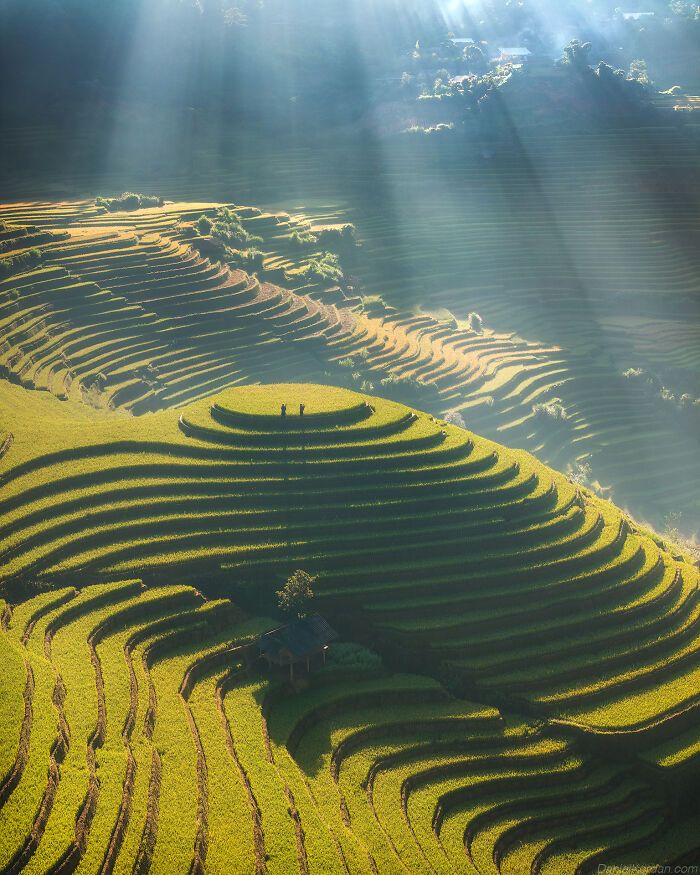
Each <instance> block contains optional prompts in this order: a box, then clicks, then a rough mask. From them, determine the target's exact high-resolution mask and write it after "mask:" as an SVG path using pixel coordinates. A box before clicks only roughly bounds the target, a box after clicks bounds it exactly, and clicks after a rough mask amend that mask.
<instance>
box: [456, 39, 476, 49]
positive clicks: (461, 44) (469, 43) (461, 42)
mask: <svg viewBox="0 0 700 875" xmlns="http://www.w3.org/2000/svg"><path fill="white" fill-rule="evenodd" d="M450 42H451V43H452V44H453V45H455V46H459V47H460V48H462V49H463V48H464V47H465V46H473V45H474V44H475V43H474V40H473V39H472V38H471V37H468V36H455V37H450Z"/></svg>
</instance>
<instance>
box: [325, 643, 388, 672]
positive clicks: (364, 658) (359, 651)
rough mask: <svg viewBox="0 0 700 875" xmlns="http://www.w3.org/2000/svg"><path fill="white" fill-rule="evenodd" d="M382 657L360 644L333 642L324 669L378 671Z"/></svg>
mask: <svg viewBox="0 0 700 875" xmlns="http://www.w3.org/2000/svg"><path fill="white" fill-rule="evenodd" d="M381 668H382V658H381V656H379V654H378V653H375V652H374V651H373V650H368V649H367V648H366V647H362V645H360V644H353V643H351V642H343V643H341V644H334V645H333V646H332V647H331V648H330V650H329V651H328V661H327V662H326V667H325V669H324V671H341V670H342V671H360V672H364V673H370V672H375V671H380V670H381Z"/></svg>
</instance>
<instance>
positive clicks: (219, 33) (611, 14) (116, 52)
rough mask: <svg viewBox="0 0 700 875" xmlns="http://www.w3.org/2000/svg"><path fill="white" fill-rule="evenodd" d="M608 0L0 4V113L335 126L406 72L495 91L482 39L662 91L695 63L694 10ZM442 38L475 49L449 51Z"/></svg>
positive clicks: (667, 1) (699, 36)
mask: <svg viewBox="0 0 700 875" xmlns="http://www.w3.org/2000/svg"><path fill="white" fill-rule="evenodd" d="M618 4H619V0H591V2H587V3H585V4H582V3H581V2H579V0H558V2H557V3H552V4H549V8H548V14H547V19H546V20H544V19H543V16H542V6H541V4H540V3H538V2H535V0H479V2H477V3H475V4H457V5H456V6H455V7H454V8H450V9H448V10H447V11H446V10H445V4H444V2H441V0H382V2H380V3H377V2H376V0H324V2H323V3H310V2H308V0H265V2H264V3H263V2H262V0H119V2H118V3H117V2H113V3H106V2H96V0H0V89H1V91H2V93H0V104H1V105H2V107H3V109H5V110H7V109H12V110H13V111H14V112H15V113H30V114H31V115H32V117H35V116H36V115H37V112H39V113H40V112H42V111H44V112H46V113H54V114H58V113H60V114H62V115H64V116H65V115H69V116H70V114H71V107H73V108H75V109H74V110H73V111H75V112H82V113H85V112H88V113H91V112H92V111H93V110H94V107H95V106H104V105H107V106H112V105H114V104H118V103H122V104H123V103H124V102H139V101H140V102H143V103H149V102H150V103H156V104H159V105H165V106H175V107H179V108H181V109H187V108H203V109H208V110H212V111H216V112H217V113H219V114H220V115H222V116H223V115H226V114H229V115H230V116H231V117H235V118H237V119H240V118H241V116H243V115H245V116H249V117H255V119H256V120H258V121H260V122H263V123H265V124H274V125H275V126H285V127H288V126H290V125H294V126H295V129H297V130H299V129H300V128H302V127H303V126H304V125H310V124H318V125H329V124H331V125H332V124H344V125H345V124H349V123H354V122H357V121H361V120H363V119H365V118H368V117H369V116H370V114H371V113H372V112H373V110H374V109H375V108H376V106H377V104H378V103H383V102H387V101H388V100H393V99H394V98H396V96H397V93H398V94H399V95H400V87H399V91H398V92H397V91H396V88H397V86H396V83H397V82H398V81H399V80H400V79H401V73H402V71H404V70H405V71H406V79H405V80H404V85H406V84H407V83H409V84H410V81H411V77H414V78H420V77H423V76H425V75H432V73H434V72H435V71H436V70H439V69H441V68H444V69H446V70H447V71H448V72H449V73H451V74H454V72H455V71H457V72H460V73H464V74H469V75H472V76H474V77H476V78H475V79H474V81H473V84H470V85H469V86H468V87H467V88H465V89H463V91H464V92H465V97H467V98H468V99H469V100H473V99H476V100H479V99H481V97H483V94H482V93H481V92H482V91H489V89H490V88H491V87H492V86H493V84H494V83H493V82H489V81H488V80H484V81H482V79H483V77H488V76H490V75H491V73H490V71H489V68H488V53H487V52H486V51H485V50H484V42H483V41H486V42H488V43H489V44H491V45H493V46H497V45H503V44H511V45H512V44H519V45H525V46H527V47H528V48H531V49H532V50H534V51H537V52H544V53H547V54H550V55H551V54H552V53H553V52H554V51H555V46H556V45H557V44H559V45H561V42H562V36H563V35H566V34H573V33H575V34H577V35H579V36H580V38H581V39H582V40H583V41H584V42H585V41H586V40H588V39H590V40H591V41H592V42H593V46H594V56H595V58H596V59H599V58H605V59H606V60H609V62H610V64H611V65H612V66H613V68H614V69H617V68H625V69H628V68H629V65H630V62H631V61H633V60H634V59H635V58H640V57H643V58H646V60H647V62H648V63H649V70H650V75H651V78H654V79H655V80H656V81H658V82H659V83H660V84H661V85H662V86H665V87H668V86H669V85H671V84H674V82H673V81H670V80H669V78H668V75H670V73H671V72H672V71H673V72H675V68H674V64H673V61H674V59H675V60H676V61H678V64H676V65H675V66H676V67H677V66H679V64H680V65H681V66H682V65H683V64H685V68H688V66H689V62H688V60H687V59H689V58H692V59H693V61H695V59H696V58H697V50H698V48H699V47H700V15H699V14H698V9H699V8H700V7H699V6H698V4H697V3H695V2H689V0H647V3H645V8H646V7H648V6H649V5H650V4H651V6H652V8H654V9H655V10H658V14H657V15H656V16H655V18H654V19H653V20H652V21H644V22H630V21H628V20H625V19H623V18H621V17H620V16H619V15H618V16H617V17H616V13H615V8H616V7H617V6H618ZM448 31H452V32H454V33H456V34H466V35H469V36H471V37H472V38H473V39H474V40H475V43H476V44H475V45H472V46H468V47H466V48H464V49H462V48H460V47H458V46H454V45H453V44H452V43H451V42H450V41H449V40H446V39H445V36H446V33H447V32H448ZM620 46H622V47H623V48H622V50H621V49H620ZM407 56H409V57H410V58H411V65H412V66H410V69H407V66H406V58H407ZM679 59H680V60H679ZM683 59H686V60H683ZM669 65H670V66H669ZM695 66H696V65H695ZM685 68H684V69H685ZM19 71H21V75H19ZM666 73H668V75H666ZM605 75H606V73H604V74H603V76H604V77H605ZM688 76H690V74H688ZM686 78H687V77H686ZM674 81H675V80H674ZM404 98H405V95H404ZM300 123H303V124H300Z"/></svg>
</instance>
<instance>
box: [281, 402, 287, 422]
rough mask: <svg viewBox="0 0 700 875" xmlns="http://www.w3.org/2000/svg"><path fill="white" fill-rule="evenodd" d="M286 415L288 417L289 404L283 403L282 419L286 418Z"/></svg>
mask: <svg viewBox="0 0 700 875" xmlns="http://www.w3.org/2000/svg"><path fill="white" fill-rule="evenodd" d="M286 417H287V405H286V404H283V405H282V419H286Z"/></svg>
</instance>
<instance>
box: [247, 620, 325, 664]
mask: <svg viewBox="0 0 700 875" xmlns="http://www.w3.org/2000/svg"><path fill="white" fill-rule="evenodd" d="M337 638H338V633H337V632H336V631H335V629H333V628H332V627H331V626H329V625H328V623H327V622H326V621H325V620H324V618H323V617H322V616H321V615H320V614H310V615H309V616H308V617H304V618H303V619H301V620H294V621H293V622H291V623H288V624H287V625H286V626H281V627H280V628H279V629H274V630H273V631H272V632H266V633H265V635H262V636H261V637H260V638H259V640H258V647H259V648H260V653H261V654H266V655H267V656H269V657H270V658H271V659H275V660H278V659H280V658H282V659H283V660H285V661H287V660H288V659H289V656H290V655H291V656H292V658H293V659H305V658H306V657H307V656H310V655H311V654H313V653H317V652H318V651H319V650H322V649H323V648H324V647H325V646H326V645H328V644H330V643H331V641H335V640H336V639H337Z"/></svg>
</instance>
